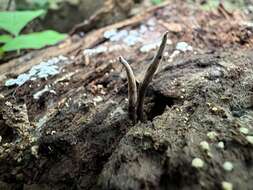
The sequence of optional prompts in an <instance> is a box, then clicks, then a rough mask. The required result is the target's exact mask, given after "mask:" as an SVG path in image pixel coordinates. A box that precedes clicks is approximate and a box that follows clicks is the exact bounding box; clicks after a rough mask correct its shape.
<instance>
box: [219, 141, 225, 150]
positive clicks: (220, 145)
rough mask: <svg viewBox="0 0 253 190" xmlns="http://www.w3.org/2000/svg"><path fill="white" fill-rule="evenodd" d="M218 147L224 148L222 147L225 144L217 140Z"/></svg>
mask: <svg viewBox="0 0 253 190" xmlns="http://www.w3.org/2000/svg"><path fill="white" fill-rule="evenodd" d="M218 147H219V148H220V149H224V147H225V146H224V142H222V141H221V142H219V143H218Z"/></svg>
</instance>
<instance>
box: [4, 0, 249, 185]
mask: <svg viewBox="0 0 253 190" xmlns="http://www.w3.org/2000/svg"><path fill="white" fill-rule="evenodd" d="M226 13H227V12H226V10H224V9H220V10H219V11H217V10H214V11H209V12H207V11H204V10H202V9H200V8H199V7H198V6H192V5H191V4H187V3H184V1H176V2H169V3H165V4H162V5H160V6H158V7H155V8H152V9H149V10H147V11H146V12H145V13H143V14H141V15H138V16H135V17H133V18H130V19H128V20H125V21H122V22H120V23H116V24H114V25H111V26H107V27H105V28H101V29H98V30H95V31H93V32H90V33H88V34H87V35H85V36H84V37H80V36H78V35H74V36H72V37H70V38H68V39H66V41H64V42H63V43H61V44H59V45H57V46H54V47H49V48H45V49H43V50H40V51H35V52H31V53H29V54H27V55H26V56H25V57H22V58H19V59H15V60H12V61H10V62H8V63H6V64H3V65H0V78H1V83H0V92H1V94H2V95H1V96H0V126H1V127H2V128H1V131H0V136H1V137H2V139H1V141H0V189H4V190H5V189H6V190H9V189H11V190H12V189H15V190H16V189H23V190H31V189H34V190H40V189H43V190H44V189H46V190H47V189H56V190H60V189H61V190H62V189H73V190H74V189H93V190H95V189H122V190H123V189H124V190H125V189H162V190H163V189H184V190H187V189H189V190H190V189H225V190H229V189H231V185H232V186H233V189H240V190H250V189H252V187H253V163H252V160H253V142H252V138H253V137H252V136H253V127H252V126H253V125H252V123H253V65H252V62H253V54H252V47H253V35H252V32H253V29H252V26H249V25H248V24H247V23H248V20H247V19H246V18H247V15H246V14H245V13H243V12H242V11H234V12H230V13H231V14H226ZM148 23H149V24H148ZM150 23H152V24H150ZM141 25H150V28H149V30H148V31H146V32H145V33H144V34H143V36H142V37H143V38H144V39H145V40H147V41H149V42H150V41H154V40H157V39H159V38H160V37H161V35H162V34H163V33H164V32H165V31H167V30H168V31H169V39H170V40H169V41H170V42H169V43H168V45H167V47H166V50H165V54H164V57H163V62H162V63H161V65H160V68H159V71H158V72H157V74H156V75H155V77H154V79H153V81H152V83H151V85H150V86H149V88H148V93H147V96H146V98H145V115H146V121H145V122H142V123H141V122H138V123H137V124H135V125H133V123H132V122H131V121H130V120H129V119H128V113H127V106H128V105H127V99H126V98H127V79H126V74H125V71H124V69H123V67H122V66H121V64H119V63H118V60H117V58H118V57H119V56H120V55H123V56H124V57H125V58H126V59H127V60H128V61H129V62H130V63H131V66H132V68H133V70H134V73H135V75H136V78H137V79H139V80H140V79H141V78H143V75H144V74H145V72H144V71H145V70H146V68H147V67H148V66H149V62H150V61H151V60H152V57H153V55H154V53H155V51H156V50H155V49H152V50H149V51H148V52H142V51H140V48H141V47H142V45H141V43H136V44H134V45H132V46H129V45H127V44H125V43H123V42H122V41H110V40H108V39H106V38H105V37H104V32H106V31H108V30H111V29H115V28H117V29H118V30H128V31H130V30H134V29H138V28H139V27H140V26H141ZM178 42H186V43H187V44H189V45H190V46H191V47H192V49H193V50H191V49H189V50H188V51H185V52H183V51H175V50H176V49H177V48H176V45H177V44H178ZM97 47H107V48H108V49H107V51H105V52H103V51H102V52H100V53H94V54H88V55H87V54H85V53H83V51H84V50H86V52H87V49H88V48H92V49H93V50H94V48H97ZM173 52H174V54H175V52H178V54H177V55H176V56H174V57H172V56H171V55H172V54H173ZM59 55H63V56H65V57H67V62H68V63H67V64H63V65H62V69H61V72H60V73H59V74H57V75H54V76H51V77H47V78H45V79H37V80H30V81H28V82H26V83H24V84H23V85H22V86H19V87H17V86H14V87H7V86H5V81H6V80H7V79H9V78H13V77H15V76H18V75H20V74H21V73H24V72H26V71H27V70H29V69H30V68H31V67H33V66H34V65H37V64H39V63H40V62H41V61H42V60H49V59H51V58H53V57H57V56H59ZM46 85H47V87H48V88H50V90H48V91H45V92H44V93H41V94H40V95H38V92H41V91H42V90H43V89H44V88H45V87H46ZM35 94H36V95H37V96H38V97H37V98H35V97H36V96H35ZM196 158H197V159H196Z"/></svg>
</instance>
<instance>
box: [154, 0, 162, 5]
mask: <svg viewBox="0 0 253 190" xmlns="http://www.w3.org/2000/svg"><path fill="white" fill-rule="evenodd" d="M162 2H163V0H151V3H153V4H154V5H158V4H160V3H162Z"/></svg>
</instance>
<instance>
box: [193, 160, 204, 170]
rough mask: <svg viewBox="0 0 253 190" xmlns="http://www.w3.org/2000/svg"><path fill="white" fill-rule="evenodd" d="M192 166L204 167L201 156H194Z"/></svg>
mask: <svg viewBox="0 0 253 190" xmlns="http://www.w3.org/2000/svg"><path fill="white" fill-rule="evenodd" d="M192 166H193V167H195V168H202V167H203V166H204V161H203V160H201V159H200V158H194V159H193V160H192Z"/></svg>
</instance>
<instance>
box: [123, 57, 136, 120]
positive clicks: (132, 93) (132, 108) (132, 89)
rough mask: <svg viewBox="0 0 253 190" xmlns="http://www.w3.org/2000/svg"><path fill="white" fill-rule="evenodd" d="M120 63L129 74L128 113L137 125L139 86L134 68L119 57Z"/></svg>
mask: <svg viewBox="0 0 253 190" xmlns="http://www.w3.org/2000/svg"><path fill="white" fill-rule="evenodd" d="M119 61H120V63H122V65H123V66H124V67H125V69H126V73H127V81H128V113H129V117H130V119H131V120H133V122H134V123H135V122H136V120H137V115H136V104H137V86H136V79H135V76H134V73H133V70H132V68H131V67H130V65H129V64H128V62H127V61H126V60H125V59H124V58H123V57H122V56H120V57H119Z"/></svg>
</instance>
